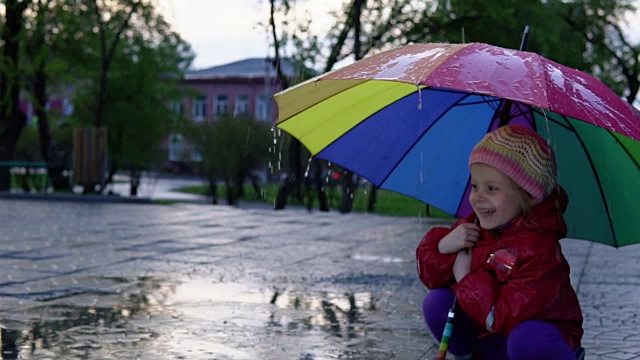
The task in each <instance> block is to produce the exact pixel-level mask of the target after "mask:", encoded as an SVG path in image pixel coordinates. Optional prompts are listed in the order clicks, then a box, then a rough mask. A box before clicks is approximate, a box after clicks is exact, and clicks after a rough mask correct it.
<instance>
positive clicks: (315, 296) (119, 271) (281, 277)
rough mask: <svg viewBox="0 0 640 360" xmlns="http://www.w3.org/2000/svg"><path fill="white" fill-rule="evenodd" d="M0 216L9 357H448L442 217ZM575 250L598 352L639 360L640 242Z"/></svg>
mask: <svg viewBox="0 0 640 360" xmlns="http://www.w3.org/2000/svg"><path fill="white" fill-rule="evenodd" d="M0 219H1V220H2V224H3V229H2V232H1V233H0V245H1V247H0V269H2V270H3V271H2V272H0V325H1V326H2V328H3V330H2V340H3V341H2V346H3V349H2V350H3V354H4V355H5V356H7V357H9V358H10V356H13V355H12V354H14V355H16V356H18V355H20V356H22V358H24V359H51V358H64V359H106V358H108V359H116V358H118V359H124V358H127V359H131V358H138V359H154V360H155V359H176V358H185V359H241V360H243V359H247V360H248V359H265V360H271V359H273V360H276V359H278V360H279V359H305V360H311V359H314V360H321V359H345V358H350V359H362V360H365V359H366V360H371V359H372V360H378V359H379V360H382V359H433V358H434V357H435V354H436V350H437V344H436V342H435V341H434V340H433V338H432V337H431V336H430V334H428V331H427V330H426V328H425V325H424V323H423V321H422V318H421V314H420V304H421V301H422V299H423V297H424V295H425V294H426V290H425V288H424V287H423V285H422V284H421V283H420V281H419V280H418V279H417V276H416V273H415V260H414V252H415V247H416V246H417V244H418V242H419V241H420V239H421V237H422V235H423V234H424V232H425V231H426V230H427V229H428V228H429V227H430V226H433V225H435V224H437V222H436V221H435V220H428V219H424V218H417V217H416V218H394V217H388V216H377V215H371V214H369V215H367V214H347V215H340V214H337V213H335V212H330V213H320V212H313V213H308V212H306V211H298V210H292V209H287V210H284V211H278V212H276V211H273V210H268V209H239V208H235V207H228V206H209V205H202V204H174V205H152V204H147V205H145V204H118V203H71V202H53V201H23V200H7V199H0ZM563 248H564V251H565V254H566V255H567V258H568V260H569V262H570V264H571V266H572V283H573V284H574V286H575V288H576V290H577V292H578V296H579V298H580V301H581V306H582V309H583V313H584V316H585V324H584V325H585V335H584V338H583V345H584V347H585V348H586V349H587V359H637V358H640V317H639V314H640V301H639V299H640V262H639V261H638V260H637V259H638V258H640V246H638V245H636V246H630V247H625V248H622V249H614V248H610V247H606V246H603V245H599V244H594V243H589V242H584V241H580V240H571V239H567V240H563ZM12 352H13V353H12Z"/></svg>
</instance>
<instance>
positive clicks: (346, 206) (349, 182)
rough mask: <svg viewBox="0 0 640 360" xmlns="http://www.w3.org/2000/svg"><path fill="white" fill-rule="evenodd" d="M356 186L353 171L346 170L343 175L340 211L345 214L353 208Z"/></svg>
mask: <svg viewBox="0 0 640 360" xmlns="http://www.w3.org/2000/svg"><path fill="white" fill-rule="evenodd" d="M355 189H356V186H355V185H354V182H353V173H352V172H351V171H349V170H345V171H344V174H343V175H342V201H340V212H341V213H343V214H345V213H349V212H351V210H352V209H353V196H354V195H355Z"/></svg>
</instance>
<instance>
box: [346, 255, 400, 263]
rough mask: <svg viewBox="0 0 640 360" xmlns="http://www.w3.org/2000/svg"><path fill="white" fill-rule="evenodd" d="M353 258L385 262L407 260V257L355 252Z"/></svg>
mask: <svg viewBox="0 0 640 360" xmlns="http://www.w3.org/2000/svg"><path fill="white" fill-rule="evenodd" d="M351 258H352V259H353V260H362V261H377V262H383V263H402V262H406V260H405V259H401V258H397V257H392V256H376V255H365V254H354V255H353V256H352V257H351Z"/></svg>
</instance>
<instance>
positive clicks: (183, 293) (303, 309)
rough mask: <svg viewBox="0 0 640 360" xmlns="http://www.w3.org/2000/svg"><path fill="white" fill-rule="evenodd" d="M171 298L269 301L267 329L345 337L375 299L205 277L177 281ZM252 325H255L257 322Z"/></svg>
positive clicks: (352, 333)
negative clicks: (219, 281)
mask: <svg viewBox="0 0 640 360" xmlns="http://www.w3.org/2000/svg"><path fill="white" fill-rule="evenodd" d="M173 301H174V305H176V306H178V307H179V305H185V304H187V303H194V302H195V303H197V302H202V301H207V302H212V303H238V304H256V305H258V304H261V305H273V307H272V308H271V309H270V310H267V311H268V312H269V316H268V319H267V321H266V322H267V324H266V327H267V329H270V330H272V331H284V332H289V331H293V332H298V331H304V330H321V331H327V332H330V333H332V334H333V335H335V336H337V337H343V336H344V337H347V338H353V337H355V336H356V335H357V332H358V331H359V329H360V328H361V327H359V326H358V324H359V323H361V321H360V320H361V318H362V313H363V312H365V311H366V312H371V311H374V310H375V303H376V300H375V298H374V296H373V295H372V294H371V293H369V292H356V293H348V294H339V293H332V292H321V293H314V294H302V293H297V292H293V291H288V290H281V289H264V288H262V289H260V288H251V287H248V286H246V285H242V284H216V283H211V282H207V281H190V282H186V283H182V284H180V285H178V286H177V287H176V293H175V297H174V298H173ZM267 309H269V308H267ZM281 310H295V311H293V312H291V311H281ZM292 314H293V315H294V316H293V317H292V316H291V315H292ZM245 324H246V322H245ZM252 325H257V326H259V325H258V324H257V323H254V324H252Z"/></svg>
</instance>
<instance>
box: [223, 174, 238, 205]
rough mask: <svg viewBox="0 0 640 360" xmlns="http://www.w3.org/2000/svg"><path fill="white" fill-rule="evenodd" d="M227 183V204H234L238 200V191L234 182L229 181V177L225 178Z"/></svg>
mask: <svg viewBox="0 0 640 360" xmlns="http://www.w3.org/2000/svg"><path fill="white" fill-rule="evenodd" d="M224 183H225V185H226V186H227V194H226V195H227V205H229V206H233V205H235V204H236V202H237V198H236V191H235V189H234V188H233V182H232V181H229V179H225V180H224Z"/></svg>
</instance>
